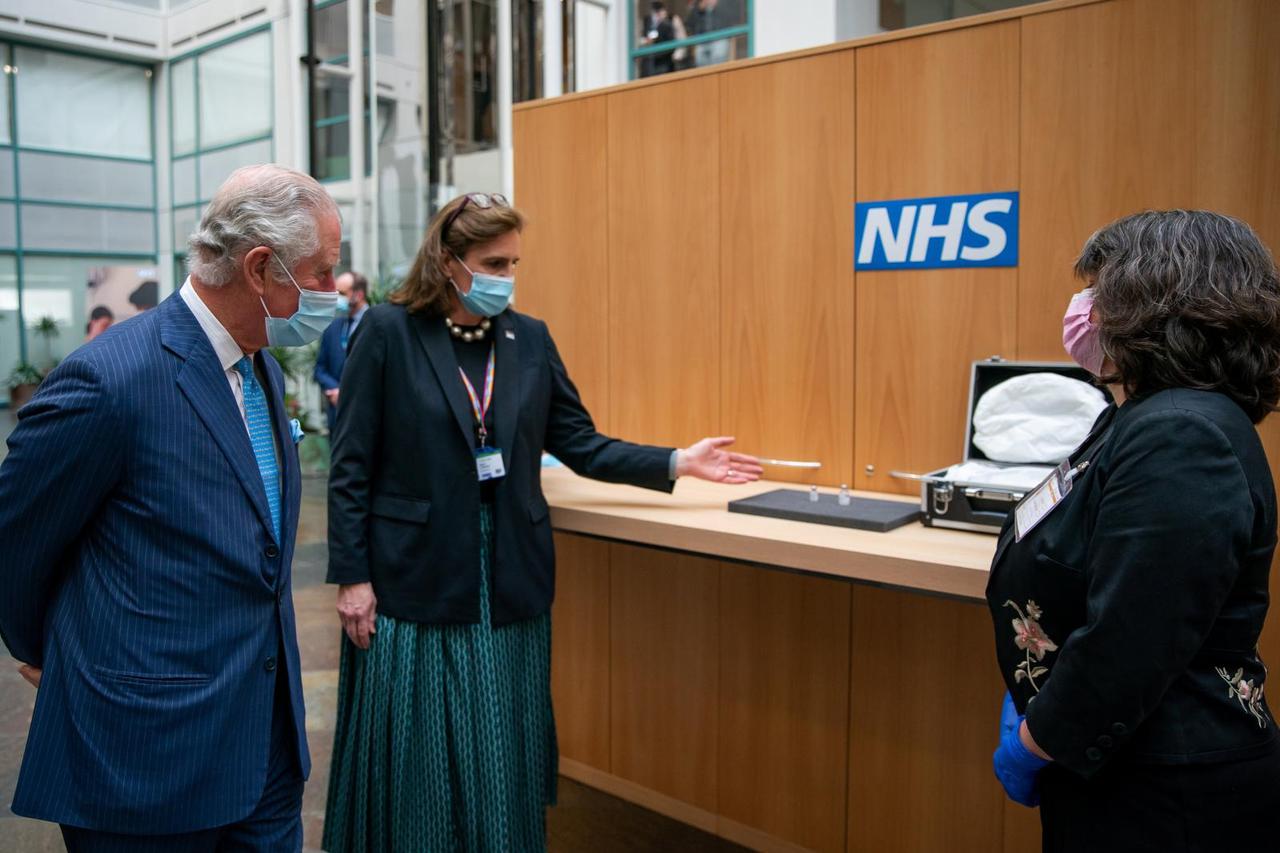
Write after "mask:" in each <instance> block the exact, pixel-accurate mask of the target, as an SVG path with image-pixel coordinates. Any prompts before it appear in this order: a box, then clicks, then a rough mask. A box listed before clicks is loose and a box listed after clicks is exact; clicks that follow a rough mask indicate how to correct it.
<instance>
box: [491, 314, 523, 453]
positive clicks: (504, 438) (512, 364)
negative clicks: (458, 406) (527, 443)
mask: <svg viewBox="0 0 1280 853" xmlns="http://www.w3.org/2000/svg"><path fill="white" fill-rule="evenodd" d="M515 325H516V324H515V320H514V318H513V317H512V316H511V312H510V311H503V312H502V313H501V314H499V315H498V316H497V317H495V318H494V322H493V331H494V335H493V345H494V347H496V348H497V355H496V357H495V359H494V360H495V361H496V364H495V366H494V378H493V431H494V439H495V440H496V441H497V445H498V449H499V450H501V451H502V457H503V459H502V461H503V465H505V466H506V468H507V470H508V471H509V470H511V449H512V447H513V445H514V443H515V436H516V418H517V416H518V415H519V413H520V358H519V350H518V349H517V347H518V345H519V343H520V342H519V341H517V340H516V337H515V334H516V331H515Z"/></svg>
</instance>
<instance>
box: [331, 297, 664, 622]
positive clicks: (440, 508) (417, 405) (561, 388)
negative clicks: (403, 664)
mask: <svg viewBox="0 0 1280 853" xmlns="http://www.w3.org/2000/svg"><path fill="white" fill-rule="evenodd" d="M490 333H491V335H492V337H493V340H494V345H495V346H496V347H497V353H496V367H495V376H494V392H493V403H492V405H493V410H494V413H493V414H494V435H493V437H492V438H491V443H495V444H496V445H497V447H498V448H499V449H500V450H501V451H502V460H503V464H504V466H505V468H506V472H507V473H506V476H505V477H504V478H502V479H501V480H499V481H498V483H497V486H496V488H495V491H494V501H493V514H494V549H493V554H492V559H491V563H490V572H491V579H490V589H491V608H492V620H493V623H494V624H496V625H504V624H507V623H510V622H516V621H519V620H522V619H529V618H533V617H535V616H538V615H541V614H543V613H545V612H546V611H547V609H548V608H549V607H550V606H551V600H552V598H553V595H554V590H555V553H554V549H553V545H552V536H551V522H550V519H549V518H548V512H547V502H546V499H545V498H544V497H543V495H542V485H541V470H542V469H541V457H542V451H543V450H544V449H545V450H547V451H548V452H550V453H552V454H553V455H555V456H556V457H557V458H558V459H560V460H561V461H562V462H564V463H565V464H566V465H567V466H568V467H569V468H571V469H573V470H574V471H575V472H577V473H578V474H581V475H583V476H586V477H593V478H595V479H598V480H607V481H610V482H616V483H630V484H632V485H637V486H644V487H646V488H651V489H658V490H662V491H670V490H671V488H672V481H671V480H670V479H669V476H668V464H669V461H670V457H671V452H672V448H669V447H668V448H659V447H649V446H644V445H637V444H630V443H627V442H624V441H618V440H616V439H612V438H608V437H607V436H603V435H601V434H600V433H598V432H596V429H595V425H594V424H593V423H592V420H591V416H590V415H589V414H588V413H587V410H586V409H585V408H583V406H582V401H581V400H580V399H579V397H578V391H577V389H576V388H574V386H573V383H572V382H571V381H570V380H569V376H568V374H567V373H566V371H565V367H564V364H563V362H561V360H560V355H559V353H558V352H557V351H556V346H555V343H554V342H553V341H552V340H551V335H550V333H549V332H548V331H547V326H546V324H545V323H543V322H542V321H541V320H536V319H534V318H532V317H527V316H525V315H523V314H517V313H516V312H515V311H512V310H507V311H504V312H503V313H502V314H500V315H498V316H497V317H495V318H494V321H493V328H492V330H491V332H490ZM341 388H342V390H341V396H340V403H339V406H338V420H337V425H336V427H335V430H334V436H333V456H332V463H331V467H330V472H329V572H328V581H329V582H330V583H339V584H351V583H362V582H365V581H372V583H373V587H374V593H375V594H376V595H377V597H378V611H379V612H380V613H384V614H386V615H388V616H393V617H396V618H399V619H407V620H412V621H416V622H428V623H436V624H441V623H470V622H477V621H479V618H480V597H479V593H480V518H479V512H480V484H479V481H478V480H477V478H476V465H475V458H474V452H475V445H476V438H475V429H474V426H473V425H474V422H475V419H474V417H473V415H472V410H471V404H470V402H469V400H468V399H467V394H466V391H465V390H464V388H463V385H462V380H461V379H460V377H459V374H458V361H457V358H456V357H455V356H454V351H453V345H452V342H451V341H450V338H449V332H448V330H447V328H446V327H445V325H444V321H443V319H441V318H438V317H436V318H427V317H423V316H421V315H417V314H411V313H409V312H408V311H406V310H405V308H404V307H403V306H399V305H390V304H388V305H379V306H376V307H374V308H371V309H370V310H369V311H368V313H367V314H365V316H364V319H363V320H362V321H361V323H360V325H359V326H358V327H357V329H356V334H355V335H353V337H352V341H351V350H350V354H349V356H348V358H347V363H346V367H345V368H344V369H343V373H342V385H341Z"/></svg>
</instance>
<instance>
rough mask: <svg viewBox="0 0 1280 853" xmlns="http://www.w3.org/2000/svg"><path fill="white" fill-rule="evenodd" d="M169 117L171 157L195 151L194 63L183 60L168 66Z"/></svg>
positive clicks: (191, 60) (189, 60)
mask: <svg viewBox="0 0 1280 853" xmlns="http://www.w3.org/2000/svg"><path fill="white" fill-rule="evenodd" d="M169 87H170V93H171V97H170V99H169V109H170V115H171V116H172V117H173V156H175V157H178V156H181V155H183V154H190V153H191V152H192V151H195V150H196V61H195V60H194V59H184V60H182V61H180V62H175V63H173V64H172V65H170V66H169Z"/></svg>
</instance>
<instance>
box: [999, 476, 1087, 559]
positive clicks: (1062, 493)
mask: <svg viewBox="0 0 1280 853" xmlns="http://www.w3.org/2000/svg"><path fill="white" fill-rule="evenodd" d="M1088 467H1089V460H1087V459H1086V460H1085V461H1084V462H1081V463H1080V464H1079V465H1077V466H1075V467H1074V468H1073V467H1071V463H1070V462H1063V463H1062V464H1061V465H1059V466H1058V467H1057V468H1054V469H1053V471H1052V472H1050V474H1049V476H1048V477H1045V478H1044V480H1043V481H1042V482H1041V483H1040V485H1038V486H1036V487H1035V488H1034V489H1032V490H1031V492H1030V493H1029V494H1028V495H1027V496H1026V497H1024V498H1023V499H1022V500H1020V501H1018V505H1017V506H1016V507H1014V508H1013V531H1014V541H1015V542H1021V541H1022V538H1023V537H1024V536H1026V535H1027V534H1028V533H1030V532H1031V531H1032V530H1033V529H1034V528H1035V526H1036V525H1037V524H1039V523H1040V522H1042V521H1044V519H1045V518H1046V517H1047V516H1048V515H1049V513H1051V512H1053V511H1054V509H1056V508H1057V506H1058V504H1060V503H1062V502H1063V501H1064V500H1065V499H1066V497H1067V495H1069V494H1071V482H1072V481H1073V480H1074V479H1075V478H1076V477H1077V476H1079V475H1080V473H1081V472H1082V471H1084V469H1086V468H1088Z"/></svg>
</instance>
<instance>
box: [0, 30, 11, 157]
mask: <svg viewBox="0 0 1280 853" xmlns="http://www.w3.org/2000/svg"><path fill="white" fill-rule="evenodd" d="M11 50H12V49H11V48H10V47H9V45H7V44H4V45H0V64H3V65H10V64H11V63H12V61H13V59H12V56H11V55H10V51H11ZM9 79H10V78H9V73H8V72H5V74H4V76H2V77H0V142H12V141H13V136H12V134H11V133H10V132H9V130H10V128H9V114H10V113H9V110H10V104H9Z"/></svg>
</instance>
